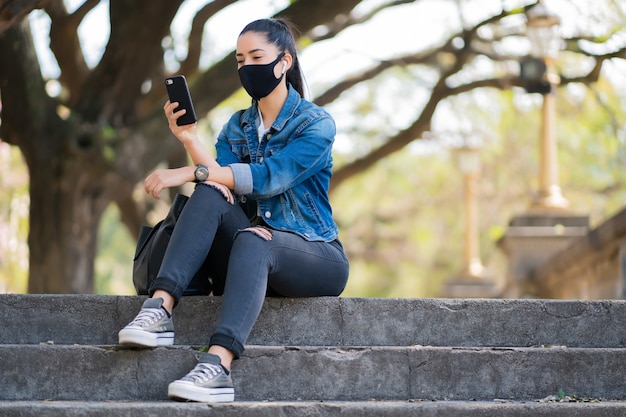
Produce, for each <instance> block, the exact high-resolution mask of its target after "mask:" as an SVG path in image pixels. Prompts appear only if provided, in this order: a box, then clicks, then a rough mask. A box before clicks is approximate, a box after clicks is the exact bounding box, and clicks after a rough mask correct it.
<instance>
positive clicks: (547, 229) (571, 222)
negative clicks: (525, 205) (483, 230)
mask: <svg viewBox="0 0 626 417" xmlns="http://www.w3.org/2000/svg"><path fill="white" fill-rule="evenodd" d="M588 231H589V216H586V215H576V214H570V213H567V212H564V211H554V212H550V211H543V212H542V211H537V212H533V211H530V212H528V213H525V214H521V215H518V216H515V217H513V218H512V219H511V221H510V222H509V227H508V229H507V231H506V233H505V235H504V236H503V237H502V238H501V239H500V240H499V241H498V246H499V247H500V249H501V250H502V251H503V252H504V253H505V254H506V256H507V258H508V264H509V266H508V271H507V277H506V286H505V290H504V293H503V297H504V298H523V297H528V296H534V297H539V298H544V297H546V296H545V295H544V294H541V293H538V291H537V290H536V289H535V288H533V286H532V285H530V281H529V273H530V272H531V271H532V270H533V269H534V268H536V267H538V266H539V265H541V264H542V263H543V262H545V261H547V260H548V259H549V258H550V257H551V256H552V255H554V254H556V253H557V252H559V251H561V250H563V249H564V248H565V247H566V246H567V245H568V243H569V242H570V241H571V240H572V239H575V238H578V237H580V236H584V235H585V234H587V232H588Z"/></svg>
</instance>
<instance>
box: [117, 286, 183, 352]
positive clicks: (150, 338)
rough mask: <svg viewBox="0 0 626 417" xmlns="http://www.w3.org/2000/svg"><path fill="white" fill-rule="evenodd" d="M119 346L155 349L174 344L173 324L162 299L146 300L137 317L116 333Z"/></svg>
mask: <svg viewBox="0 0 626 417" xmlns="http://www.w3.org/2000/svg"><path fill="white" fill-rule="evenodd" d="M118 336H119V341H120V345H127V346H137V347H157V346H169V345H173V344H174V322H173V321H172V316H170V315H169V314H168V313H167V311H165V309H164V308H163V299H162V298H148V299H147V300H146V301H144V303H143V306H141V310H140V311H139V314H137V317H135V319H134V320H133V321H131V322H130V323H129V324H128V325H127V326H126V327H124V328H123V329H122V330H120V332H119V333H118Z"/></svg>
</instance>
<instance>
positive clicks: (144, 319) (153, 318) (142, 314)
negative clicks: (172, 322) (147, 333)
mask: <svg viewBox="0 0 626 417" xmlns="http://www.w3.org/2000/svg"><path fill="white" fill-rule="evenodd" d="M164 314H165V313H164V312H162V311H161V310H158V309H156V308H144V309H142V310H140V311H139V314H137V317H135V319H134V320H133V321H132V322H130V324H129V326H140V327H143V326H145V325H150V324H153V323H156V322H157V321H158V320H159V319H161V317H163V315H164Z"/></svg>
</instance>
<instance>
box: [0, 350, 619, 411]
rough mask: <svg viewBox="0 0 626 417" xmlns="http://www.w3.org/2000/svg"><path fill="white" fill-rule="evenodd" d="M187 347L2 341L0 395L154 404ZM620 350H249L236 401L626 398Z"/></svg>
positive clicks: (187, 360) (188, 355) (237, 369)
mask: <svg viewBox="0 0 626 417" xmlns="http://www.w3.org/2000/svg"><path fill="white" fill-rule="evenodd" d="M196 354H197V352H196V351H195V350H194V349H191V348H190V347H184V346H175V347H168V348H156V349H147V350H140V349H128V348H121V347H119V346H81V345H73V346H72V345H65V346H57V345H3V346H0V381H2V390H0V400H10V401H33V400H36V401H44V400H53V401H60V400H64V401H161V400H166V399H167V395H166V393H167V384H168V383H169V382H171V381H172V380H175V379H177V378H180V377H181V376H183V375H184V374H186V373H187V372H188V371H189V370H190V369H191V368H192V367H193V366H194V365H195V363H196ZM625 363H626V349H623V348H620V349H615V348H610V349H609V348H605V349H600V348H449V347H448V348H446V347H420V346H410V347H341V348H330V347H319V346H311V347H302V346H301V347H278V346H275V347H268V346H250V347H249V348H248V349H247V350H246V351H245V353H244V356H243V357H242V358H241V359H240V360H238V361H236V362H235V363H234V364H233V380H234V383H235V398H236V400H237V401H273V400H280V401H300V400H304V401H318V400H323V401H368V400H393V401H407V400H459V401H468V400H489V401H491V400H493V399H503V400H517V401H527V400H537V399H541V398H545V397H547V396H549V395H554V394H557V393H558V392H559V391H561V392H563V393H564V394H565V395H571V396H576V397H589V398H603V399H606V400H614V399H616V400H620V399H625V396H626V394H625V393H626V384H625V379H624V364H625Z"/></svg>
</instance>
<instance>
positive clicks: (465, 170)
mask: <svg viewBox="0 0 626 417" xmlns="http://www.w3.org/2000/svg"><path fill="white" fill-rule="evenodd" d="M453 155H454V157H455V162H456V164H457V167H458V169H459V171H460V172H461V174H462V176H463V188H464V194H465V195H464V200H465V201H464V203H465V204H464V206H465V207H464V209H465V239H464V248H463V267H462V269H461V272H460V273H459V274H457V275H455V276H454V277H452V279H451V280H450V281H448V282H447V283H446V285H445V286H444V288H443V290H442V296H443V297H451V298H459V297H462V298H491V297H496V296H498V294H499V292H500V290H501V288H500V287H499V285H498V284H497V283H496V282H494V280H493V279H492V278H491V277H490V276H488V273H487V271H486V269H485V268H484V267H483V264H482V262H481V260H480V249H479V248H480V242H479V233H478V201H477V195H476V194H477V193H476V188H477V183H478V179H479V176H480V168H481V166H480V165H481V163H480V162H481V161H480V148H478V147H476V146H471V145H470V142H468V141H464V145H463V146H461V147H458V148H455V149H454V154H453Z"/></svg>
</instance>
